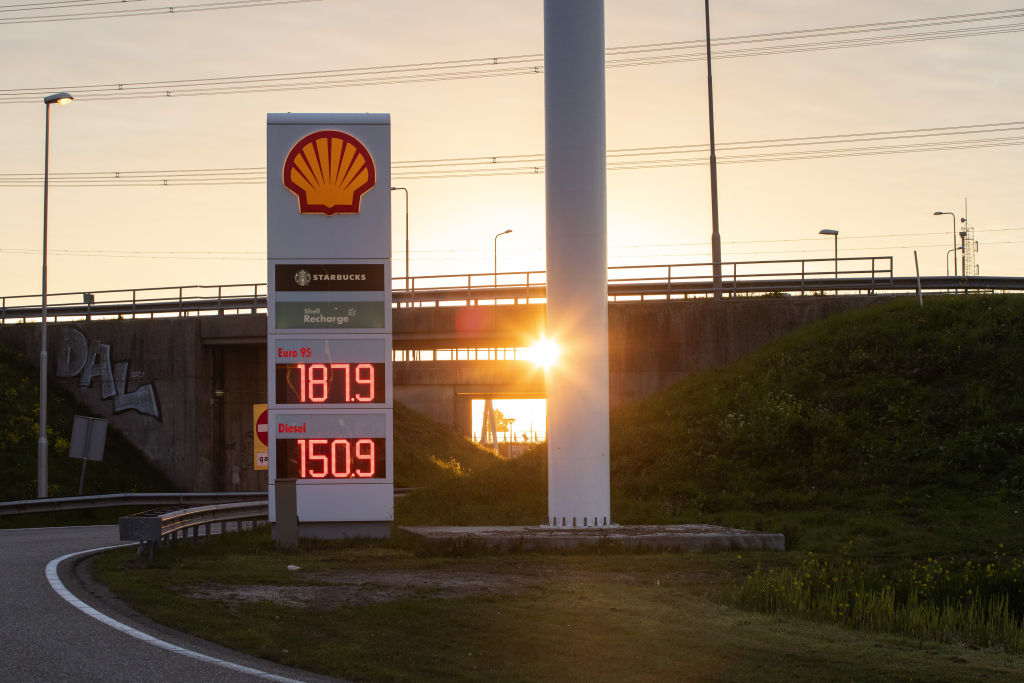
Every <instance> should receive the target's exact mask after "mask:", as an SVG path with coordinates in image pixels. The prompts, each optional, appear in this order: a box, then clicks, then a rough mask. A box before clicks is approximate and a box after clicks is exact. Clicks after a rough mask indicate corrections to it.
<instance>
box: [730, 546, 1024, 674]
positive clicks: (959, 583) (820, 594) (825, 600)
mask: <svg viewBox="0 0 1024 683" xmlns="http://www.w3.org/2000/svg"><path fill="white" fill-rule="evenodd" d="M730 598H731V601H732V602H733V603H734V604H735V605H736V606H738V607H741V608H744V609H750V610H756V611H759V612H765V613H770V614H786V615H791V616H798V617H804V618H811V619H815V620H818V621H826V622H833V623H836V624H840V625H843V626H849V627H852V628H858V629H865V630H870V631H877V632H888V633H897V634H901V635H904V636H909V637H912V638H920V639H928V640H937V641H940V642H945V643H952V644H955V645H960V646H964V647H972V648H995V649H999V650H1002V651H1004V652H1008V653H1014V654H1017V653H1021V652H1024V624H1022V617H1024V562H1022V561H1021V559H1020V558H1019V557H1010V556H1008V555H1007V554H1006V553H1005V552H1003V551H1002V550H1000V551H999V552H997V553H994V554H993V555H992V556H990V557H988V558H986V559H984V560H977V559H967V560H963V559H949V560H938V559H934V558H928V559H927V560H925V561H923V562H918V563H915V564H913V565H911V566H909V567H906V568H902V569H896V570H882V569H874V568H871V567H869V566H867V565H866V564H864V563H863V562H858V561H853V560H851V559H848V558H841V559H840V560H839V561H834V562H829V561H823V560H820V559H818V558H816V557H815V556H814V555H813V554H809V555H808V557H807V558H806V559H804V560H803V562H801V564H800V566H799V567H798V568H796V569H769V570H768V571H762V570H761V569H760V567H759V568H758V569H757V570H756V571H755V572H754V573H753V574H751V575H750V576H748V577H747V579H746V580H745V581H744V582H743V583H742V584H741V585H740V586H738V587H737V588H736V589H735V592H734V593H733V594H732V595H731V596H730Z"/></svg>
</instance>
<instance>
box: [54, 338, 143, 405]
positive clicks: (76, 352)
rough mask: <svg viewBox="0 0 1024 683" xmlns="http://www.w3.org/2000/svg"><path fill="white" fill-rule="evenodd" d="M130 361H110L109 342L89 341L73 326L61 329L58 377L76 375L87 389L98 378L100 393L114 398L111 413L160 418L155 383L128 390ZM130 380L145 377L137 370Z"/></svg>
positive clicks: (108, 398) (79, 383) (103, 396)
mask: <svg viewBox="0 0 1024 683" xmlns="http://www.w3.org/2000/svg"><path fill="white" fill-rule="evenodd" d="M128 366H129V361H126V360H121V361H116V362H113V363H112V362H111V360H110V344H104V343H103V342H99V341H92V342H90V341H89V340H88V339H86V337H85V335H84V334H82V333H81V332H80V331H79V330H76V329H75V328H73V327H67V326H64V327H62V328H61V336H60V349H59V351H58V353H57V377H62V378H73V377H77V378H78V387H79V388H80V389H88V388H89V387H90V386H92V383H93V380H94V379H98V380H99V387H100V396H101V397H102V398H103V399H104V400H111V399H113V406H114V414H115V415H116V414H119V413H124V412H127V411H129V410H134V411H135V412H137V413H140V414H142V415H149V416H150V417H154V418H156V419H157V420H159V419H160V403H159V401H158V400H157V395H156V386H155V385H154V384H153V383H152V382H149V383H146V384H142V385H139V386H138V387H136V388H135V389H134V390H133V391H127V388H128V378H129V372H128ZM130 376H131V379H132V381H138V380H140V379H142V378H143V377H144V374H143V373H142V372H139V371H137V370H135V371H132V372H131V373H130Z"/></svg>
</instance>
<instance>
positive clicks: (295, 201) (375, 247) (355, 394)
mask: <svg viewBox="0 0 1024 683" xmlns="http://www.w3.org/2000/svg"><path fill="white" fill-rule="evenodd" d="M390 187H391V122H390V117H389V116H388V115H386V114H269V115H268V117H267V268H268V279H267V282H268V283H269V284H268V288H267V290H268V291H267V385H268V386H267V402H268V406H269V407H268V420H267V431H268V441H269V443H268V449H269V470H270V476H269V478H268V479H269V493H270V519H271V522H274V523H276V514H277V510H276V502H275V501H276V497H275V490H276V488H277V486H278V485H279V484H278V482H280V481H281V480H287V485H289V486H290V485H291V484H292V482H294V485H295V500H296V513H297V515H298V521H299V536H300V537H305V538H347V537H352V536H387V535H388V534H389V533H390V527H391V521H392V520H393V519H394V472H393V468H394V455H393V448H394V443H393V442H394V435H393V426H392V405H393V403H392V385H393V381H392V363H391V197H390ZM282 496H284V494H282ZM282 499H284V498H282Z"/></svg>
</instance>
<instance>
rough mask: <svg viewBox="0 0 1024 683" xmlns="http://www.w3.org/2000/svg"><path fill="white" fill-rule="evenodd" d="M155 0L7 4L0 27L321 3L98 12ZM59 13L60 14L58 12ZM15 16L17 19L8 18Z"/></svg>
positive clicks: (246, 0) (230, 3)
mask: <svg viewBox="0 0 1024 683" xmlns="http://www.w3.org/2000/svg"><path fill="white" fill-rule="evenodd" d="M150 2H153V0H107V1H105V2H92V1H91V0H67V1H66V2H61V1H59V0H58V1H56V2H36V3H22V4H19V5H6V6H4V7H2V8H0V24H40V23H49V22H54V21H83V20H86V19H120V18H123V17H145V16H152V15H156V14H191V13H193V12H211V11H217V10H229V9H249V8H251V7H266V6H268V5H294V4H297V3H303V2H320V0H223V1H221V2H198V3H188V2H181V3H180V4H177V5H167V4H165V3H161V4H156V3H154V4H153V5H152V6H137V5H135V6H131V7H127V8H125V9H96V8H98V7H99V6H100V5H115V6H119V7H125V5H129V4H132V5H134V3H150ZM72 7H88V8H90V9H94V11H88V12H67V11H64V10H67V9H68V8H72ZM55 10H60V11H55ZM11 14H14V15H16V16H8V15H11Z"/></svg>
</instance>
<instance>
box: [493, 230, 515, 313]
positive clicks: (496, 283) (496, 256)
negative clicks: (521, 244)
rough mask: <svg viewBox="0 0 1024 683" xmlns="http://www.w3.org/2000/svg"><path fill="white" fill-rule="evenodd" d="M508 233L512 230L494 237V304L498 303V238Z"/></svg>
mask: <svg viewBox="0 0 1024 683" xmlns="http://www.w3.org/2000/svg"><path fill="white" fill-rule="evenodd" d="M510 232H512V228H509V229H508V230H506V231H505V232H499V233H498V234H497V235H495V236H494V303H498V238H499V237H501V236H502V235H507V234H509V233H510Z"/></svg>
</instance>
